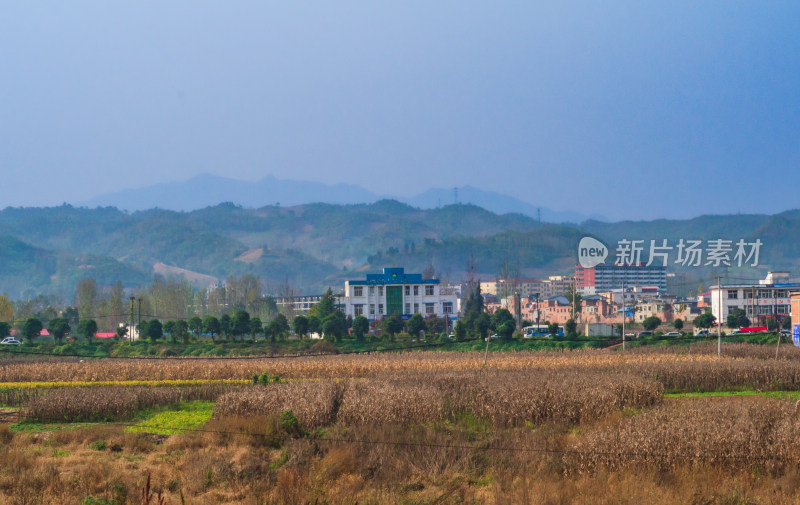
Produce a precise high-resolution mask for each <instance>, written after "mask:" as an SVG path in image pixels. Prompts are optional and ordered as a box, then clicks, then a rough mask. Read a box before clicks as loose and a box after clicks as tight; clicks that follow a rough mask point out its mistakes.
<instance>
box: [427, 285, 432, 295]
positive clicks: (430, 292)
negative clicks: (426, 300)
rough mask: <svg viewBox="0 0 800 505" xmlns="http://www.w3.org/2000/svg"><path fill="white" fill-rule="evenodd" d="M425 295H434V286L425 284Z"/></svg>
mask: <svg viewBox="0 0 800 505" xmlns="http://www.w3.org/2000/svg"><path fill="white" fill-rule="evenodd" d="M425 296H433V286H425Z"/></svg>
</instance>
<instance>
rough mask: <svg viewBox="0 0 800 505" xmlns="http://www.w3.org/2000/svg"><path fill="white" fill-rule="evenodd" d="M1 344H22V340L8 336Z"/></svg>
mask: <svg viewBox="0 0 800 505" xmlns="http://www.w3.org/2000/svg"><path fill="white" fill-rule="evenodd" d="M0 344H2V345H20V344H22V342H20V341H19V340H17V339H16V338H14V337H6V338H4V339H3V341H2V342H0Z"/></svg>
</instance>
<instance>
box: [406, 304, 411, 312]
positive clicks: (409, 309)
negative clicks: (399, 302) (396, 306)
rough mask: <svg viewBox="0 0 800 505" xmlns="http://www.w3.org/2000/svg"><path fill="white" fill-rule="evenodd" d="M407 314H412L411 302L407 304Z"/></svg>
mask: <svg viewBox="0 0 800 505" xmlns="http://www.w3.org/2000/svg"><path fill="white" fill-rule="evenodd" d="M406 314H411V304H410V303H407V304H406Z"/></svg>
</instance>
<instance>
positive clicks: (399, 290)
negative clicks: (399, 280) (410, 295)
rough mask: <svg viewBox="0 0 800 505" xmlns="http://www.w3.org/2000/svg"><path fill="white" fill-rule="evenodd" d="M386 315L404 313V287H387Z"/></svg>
mask: <svg viewBox="0 0 800 505" xmlns="http://www.w3.org/2000/svg"><path fill="white" fill-rule="evenodd" d="M386 313H387V314H389V315H392V314H402V313H403V286H386Z"/></svg>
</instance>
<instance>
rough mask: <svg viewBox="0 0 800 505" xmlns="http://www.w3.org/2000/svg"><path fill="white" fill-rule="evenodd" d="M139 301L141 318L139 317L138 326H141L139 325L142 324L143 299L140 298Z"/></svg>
mask: <svg viewBox="0 0 800 505" xmlns="http://www.w3.org/2000/svg"><path fill="white" fill-rule="evenodd" d="M138 301H139V318H138V319H139V322H138V323H136V327H137V328H139V326H141V324H142V299H141V298H138ZM140 336H141V335H140Z"/></svg>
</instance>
